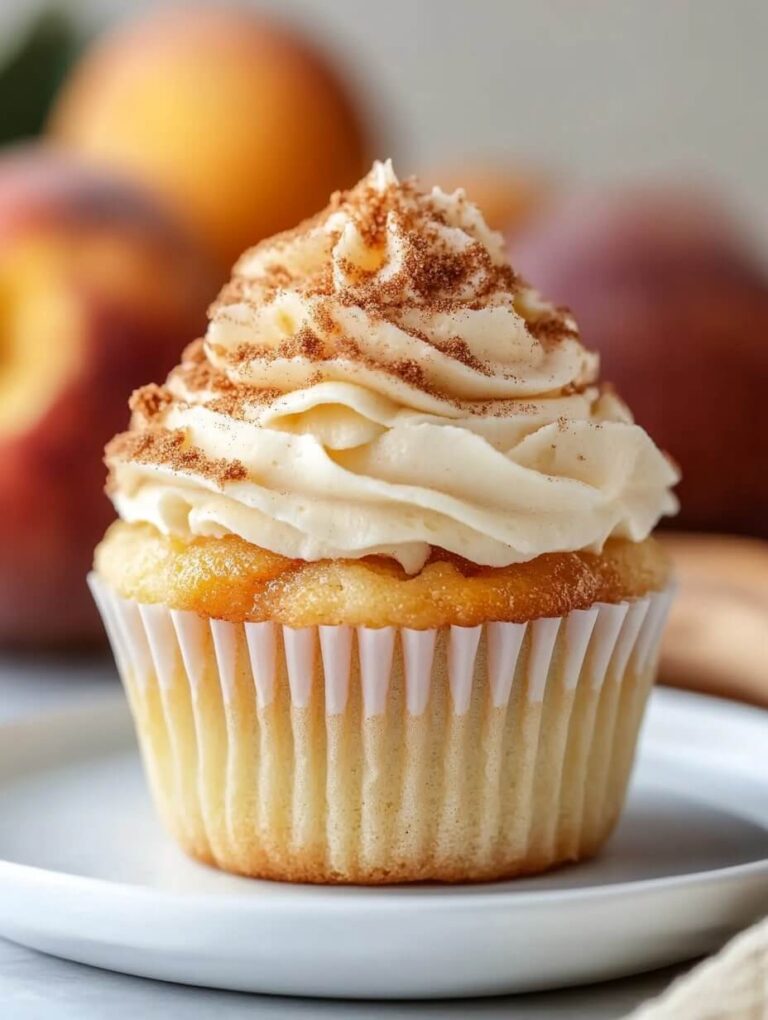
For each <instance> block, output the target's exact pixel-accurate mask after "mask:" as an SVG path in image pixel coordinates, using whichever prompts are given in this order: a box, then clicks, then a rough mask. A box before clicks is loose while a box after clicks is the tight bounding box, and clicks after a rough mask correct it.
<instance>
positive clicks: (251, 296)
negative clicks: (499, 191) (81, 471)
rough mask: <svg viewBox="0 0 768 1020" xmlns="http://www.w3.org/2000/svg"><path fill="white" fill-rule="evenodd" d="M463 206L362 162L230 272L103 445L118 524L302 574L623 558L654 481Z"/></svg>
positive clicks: (648, 462)
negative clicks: (453, 562) (431, 561)
mask: <svg viewBox="0 0 768 1020" xmlns="http://www.w3.org/2000/svg"><path fill="white" fill-rule="evenodd" d="M597 371H598V359H597V356H596V355H595V354H594V353H592V352H590V351H588V350H586V349H585V348H584V347H583V346H582V344H581V342H580V340H579V336H578V331H577V328H576V325H575V323H574V322H573V320H572V319H571V317H570V316H569V315H568V314H567V313H566V312H565V311H563V310H561V309H555V308H553V307H552V306H551V305H549V304H547V303H546V302H544V301H543V300H542V299H541V298H540V297H539V296H538V295H537V294H536V292H535V291H533V290H532V289H531V288H529V287H527V286H526V285H525V284H524V283H522V282H521V281H520V280H519V279H518V278H517V277H516V276H515V274H514V272H513V270H512V269H511V268H510V267H509V265H508V264H507V262H506V258H505V252H504V245H503V240H502V238H501V236H500V235H498V234H496V233H494V232H492V231H490V230H489V228H488V227H487V226H486V224H485V223H484V221H483V219H482V216H481V215H480V213H479V212H478V210H477V208H476V207H474V206H473V205H472V204H471V203H469V202H468V201H467V199H466V198H465V196H464V194H463V192H461V191H458V192H456V193H454V194H451V195H447V194H444V193H443V192H442V191H440V190H439V189H434V190H433V191H432V192H431V193H429V194H424V193H421V192H419V191H418V190H417V188H416V186H415V185H414V184H413V183H411V182H405V183H402V184H401V183H400V182H399V181H398V180H397V178H396V177H395V175H394V173H393V171H392V167H391V165H390V164H389V163H385V164H376V165H375V166H374V168H373V170H372V172H371V174H369V176H368V177H367V178H366V179H365V180H364V181H362V182H361V183H360V184H359V185H358V186H357V187H356V188H355V189H353V190H352V191H351V192H348V193H346V194H341V195H336V196H334V198H333V199H332V201H331V204H330V206H329V207H328V209H326V210H325V211H324V212H323V213H321V214H320V215H319V216H317V217H316V218H315V219H313V220H311V221H308V222H307V223H305V224H303V225H302V226H300V227H299V228H298V229H297V230H295V231H291V232H288V233H286V234H282V235H279V236H278V237H276V238H273V239H271V240H270V241H267V242H264V243H262V244H261V245H259V246H257V247H256V248H254V249H252V250H251V251H249V252H247V253H246V254H245V255H244V256H243V257H242V258H241V259H240V261H239V262H238V264H237V265H236V267H235V271H234V273H233V277H232V280H231V281H230V283H229V284H228V285H227V286H226V287H225V288H224V290H223V291H222V294H221V295H220V297H219V300H218V302H217V303H216V304H215V305H214V307H213V309H212V313H211V321H210V325H209V328H208V331H207V334H206V337H205V339H204V341H203V342H202V344H200V343H198V344H195V345H193V346H192V347H191V348H190V349H188V351H187V352H186V354H185V357H184V359H183V361H182V364H181V365H180V366H179V368H177V369H175V370H174V371H173V372H172V373H171V375H170V377H169V379H168V381H167V383H166V384H165V386H164V387H148V388H145V390H143V391H139V392H138V393H137V394H136V395H135V397H134V402H133V407H134V416H133V420H132V425H131V430H130V431H129V432H127V433H125V434H123V435H122V436H119V437H117V438H116V440H114V441H113V442H112V444H110V447H108V455H107V460H108V463H109V466H110V471H111V481H110V492H111V495H112V498H113V500H114V503H115V506H116V508H117V510H118V512H119V514H120V516H121V517H123V518H124V519H125V520H127V521H145V522H150V523H151V524H154V525H155V526H156V527H158V528H159V529H160V530H161V531H163V532H166V533H170V534H177V535H180V536H189V535H215V536H221V535H226V534H235V535H239V536H241V537H242V538H244V539H246V540H247V541H249V542H252V543H254V544H256V545H258V546H261V547H263V548H266V549H270V550H272V551H274V552H278V553H281V554H283V555H286V556H290V557H295V558H300V559H304V560H316V559H322V558H326V557H341V558H358V557H362V556H368V555H373V554H380V555H385V556H390V557H393V558H395V559H396V560H398V561H399V562H400V563H401V564H402V566H403V567H404V569H405V570H406V571H407V572H409V573H413V572H416V571H418V570H419V569H420V568H421V566H422V565H423V564H424V563H425V561H426V559H427V557H428V556H429V553H430V549H431V548H432V547H439V548H442V549H446V550H449V551H450V552H453V553H456V554H459V555H461V556H463V557H465V558H466V559H468V560H470V561H472V562H474V563H477V564H483V565H489V566H504V565H507V564H511V563H515V562H521V561H524V560H529V559H532V558H534V557H536V556H539V555H541V554H542V553H548V552H566V551H571V550H578V549H591V550H599V549H600V548H601V547H602V545H603V543H604V542H605V541H606V539H607V538H609V537H610V536H620V537H626V538H629V539H631V540H633V541H639V540H641V539H643V538H645V537H646V536H647V535H648V533H649V532H650V531H651V529H652V528H653V527H654V525H655V524H656V522H657V521H658V519H659V518H660V517H661V516H662V515H663V514H670V513H674V512H675V510H676V500H675V498H674V496H673V495H672V493H671V491H670V488H671V486H673V485H674V484H675V482H676V481H677V479H678V474H677V471H676V469H675V468H674V467H673V466H672V464H671V463H670V461H669V460H668V459H667V458H666V457H665V456H664V455H663V454H662V453H661V452H660V451H659V450H658V449H657V448H656V446H655V445H654V444H653V442H652V441H651V439H650V438H649V437H648V435H647V434H646V433H645V432H644V431H643V429H642V428H640V427H639V426H637V425H635V424H633V422H632V418H631V416H630V414H629V412H628V411H627V409H626V407H625V406H624V405H623V404H622V403H621V402H620V400H619V399H618V398H617V397H616V396H615V395H614V394H613V393H612V392H610V391H607V390H601V389H600V388H599V387H598V386H597V385H596V378H597Z"/></svg>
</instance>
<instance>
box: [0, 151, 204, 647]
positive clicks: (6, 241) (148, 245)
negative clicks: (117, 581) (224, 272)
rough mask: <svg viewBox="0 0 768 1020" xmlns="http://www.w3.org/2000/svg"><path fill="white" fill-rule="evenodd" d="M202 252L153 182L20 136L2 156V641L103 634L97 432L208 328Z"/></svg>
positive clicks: (109, 427)
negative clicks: (95, 598) (97, 559)
mask: <svg viewBox="0 0 768 1020" xmlns="http://www.w3.org/2000/svg"><path fill="white" fill-rule="evenodd" d="M214 287H215V284H214V280H213V274H212V271H211V267H210V265H209V262H208V259H207V256H205V255H203V254H202V253H201V252H200V251H199V250H198V249H197V247H196V246H195V245H194V244H193V243H192V242H191V240H190V239H189V238H188V237H187V236H186V234H185V233H184V232H183V231H182V230H181V228H179V227H178V226H177V225H176V224H175V223H174V222H173V221H172V220H171V219H170V218H169V217H168V215H167V213H166V212H165V210H164V209H162V207H159V206H158V203H157V202H156V200H155V199H153V198H152V197H151V196H147V195H145V194H144V193H143V192H142V191H141V190H139V189H138V188H137V187H136V186H135V185H133V184H127V183H124V182H120V181H119V180H116V179H112V178H111V177H109V176H106V175H104V174H103V173H101V172H97V171H94V170H92V169H88V168H85V167H84V166H82V165H80V163H79V162H77V161H75V160H73V159H71V158H68V157H64V156H63V155H60V154H59V155H56V154H53V153H51V152H47V151H45V150H44V149H35V148H32V147H30V148H27V149H21V150H17V151H15V152H12V153H10V154H5V155H3V156H2V157H1V158H0V318H1V319H2V331H1V332H0V529H2V530H1V531H0V548H1V549H2V553H1V554H0V643H2V644H5V645H8V644H29V643H32V642H35V643H37V644H40V643H49V644H50V643H53V642H63V641H70V642H72V641H85V640H89V639H92V638H94V637H95V636H96V635H98V634H100V625H99V622H98V618H97V615H96V613H95V611H94V610H93V608H92V606H91V600H90V597H89V595H88V592H87V589H86V586H85V575H86V572H87V570H88V569H89V565H90V561H91V556H92V551H93V546H94V544H95V543H96V542H97V541H98V539H99V537H100V536H101V533H102V532H103V530H104V528H105V526H106V525H107V523H108V522H109V520H110V519H111V517H112V516H113V512H112V509H111V507H110V506H109V503H108V501H107V499H106V498H105V497H104V495H103V493H102V488H103V478H104V469H103V466H102V463H101V458H102V450H103V446H104V443H105V442H106V441H107V440H108V439H109V438H110V436H111V435H112V434H113V433H114V432H115V430H116V429H119V428H121V427H122V426H123V425H124V423H125V417H126V410H125V400H126V395H127V394H128V393H129V392H130V390H131V389H132V388H133V387H135V386H138V385H139V384H141V383H143V382H145V381H146V380H147V379H151V378H156V377H157V376H158V374H159V375H160V376H162V374H163V373H164V372H165V371H167V370H168V369H169V368H170V367H171V366H172V365H173V364H174V362H175V361H176V360H177V357H178V352H179V349H180V348H181V346H182V345H183V344H184V343H185V342H187V341H188V340H189V338H190V337H193V336H196V335H198V334H199V333H200V332H202V330H203V328H204V322H205V316H204V309H205V306H206V303H207V301H208V300H209V299H210V298H211V296H212V293H213V291H214Z"/></svg>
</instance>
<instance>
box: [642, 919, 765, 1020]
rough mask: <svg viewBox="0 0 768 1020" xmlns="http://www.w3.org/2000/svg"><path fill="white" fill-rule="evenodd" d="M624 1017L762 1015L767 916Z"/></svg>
mask: <svg viewBox="0 0 768 1020" xmlns="http://www.w3.org/2000/svg"><path fill="white" fill-rule="evenodd" d="M626 1020H768V918H765V919H764V920H763V921H761V922H760V923H759V924H756V925H755V926H754V927H752V928H748V929H747V931H745V932H742V933H741V934H740V935H737V936H736V938H734V939H732V940H731V941H730V942H729V943H728V944H727V945H726V946H725V948H724V949H722V950H721V951H720V952H719V953H718V954H717V955H716V956H713V957H710V958H709V959H708V960H705V961H704V962H703V963H700V964H699V965H698V966H697V967H694V969H693V970H692V971H689V972H688V973H687V974H684V975H683V976H682V977H679V978H677V980H675V981H673V982H672V984H671V985H670V987H669V988H668V989H667V990H666V992H664V993H663V994H662V995H660V996H659V997H658V998H656V999H651V1001H650V1002H647V1003H645V1004H644V1005H643V1006H640V1008H639V1009H636V1010H635V1011H634V1012H633V1013H631V1014H630V1015H629V1017H627V1018H626Z"/></svg>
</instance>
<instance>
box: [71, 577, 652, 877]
mask: <svg viewBox="0 0 768 1020" xmlns="http://www.w3.org/2000/svg"><path fill="white" fill-rule="evenodd" d="M90 581H91V587H92V590H93V593H94V596H95V598H96V601H97V603H98V605H99V608H100V611H101V614H102V617H103V619H104V623H105V626H106V629H107V632H108V634H109V638H110V641H111V643H112V647H113V650H114V653H115V657H116V660H117V664H118V667H119V670H120V674H121V676H122V679H123V683H124V685H125V688H126V691H127V693H128V698H129V700H130V704H131V709H132V711H133V715H134V718H135V721H136V728H137V731H138V735H139V740H140V744H141V750H142V755H143V758H144V763H145V766H146V771H147V775H148V777H149V781H150V785H151V787H152V791H153V794H154V798H155V800H156V803H157V805H158V808H159V810H160V813H161V814H162V816H163V818H164V819H165V821H166V823H167V825H168V826H169V828H170V829H171V830H172V831H173V833H174V834H175V836H176V838H177V839H178V841H179V842H180V843H181V844H182V846H183V847H184V848H185V849H186V850H187V851H188V852H189V853H190V854H192V855H193V856H195V857H197V858H199V859H201V860H204V861H207V862H209V863H212V864H216V865H218V866H219V867H221V868H224V869H226V870H228V871H235V872H239V873H243V874H248V875H255V876H261V877H266V878H277V879H285V880H295V881H314V882H370V883H377V882H397V881H418V880H426V879H437V880H443V881H464V880H473V879H488V878H500V877H505V876H512V875H516V874H525V873H531V872H536V871H541V870H544V869H545V868H548V867H551V866H553V865H555V864H558V863H562V862H565V861H569V860H577V859H579V858H581V857H586V856H589V855H591V854H593V853H594V852H595V851H596V850H597V849H598V848H599V846H600V845H601V844H602V842H603V841H604V840H605V839H606V837H607V836H608V834H609V833H610V831H611V829H612V827H613V825H614V823H615V821H616V819H617V817H618V815H619V812H620V810H621V805H622V802H623V799H624V794H625V790H626V786H627V781H628V778H629V774H630V771H631V766H632V760H633V756H634V751H635V745H636V740H637V734H638V729H639V726H640V722H641V719H642V715H643V710H644V707H645V702H646V699H647V695H648V692H649V689H650V686H651V684H652V682H653V678H654V675H655V672H656V661H657V651H658V645H659V639H660V636H661V632H662V629H663V624H664V620H665V617H666V613H667V609H668V606H669V602H670V598H671V593H670V592H669V591H666V592H660V593H653V594H650V595H648V596H647V597H645V598H641V599H637V600H634V601H631V602H622V603H618V604H616V605H610V604H604V603H597V604H595V605H593V606H592V607H591V608H589V609H585V610H573V611H572V612H571V613H569V614H568V615H567V616H564V617H558V618H543V619H538V620H534V621H531V622H529V623H487V624H484V625H482V626H478V627H442V628H439V629H437V630H424V631H416V630H409V629H406V628H392V627H387V628H382V629H368V628H365V627H355V628H353V627H344V626H336V627H306V628H300V629H293V628H290V627H285V626H279V625H277V624H274V623H245V624H234V623H229V622H226V621H223V620H209V619H206V618H203V617H200V616H197V615H195V614H194V613H190V612H183V611H179V610H174V609H168V608H166V607H164V606H160V605H143V604H140V603H136V602H132V601H129V600H126V599H123V598H121V597H120V596H118V595H117V594H116V593H115V592H114V591H113V590H112V589H111V588H110V587H109V586H107V585H106V584H105V583H104V582H102V581H101V580H100V579H99V578H97V577H95V576H92V577H91V579H90Z"/></svg>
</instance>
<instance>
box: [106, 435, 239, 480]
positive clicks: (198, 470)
mask: <svg viewBox="0 0 768 1020" xmlns="http://www.w3.org/2000/svg"><path fill="white" fill-rule="evenodd" d="M104 452H105V460H106V463H107V464H108V465H110V462H111V461H112V460H118V461H120V460H122V461H126V460H132V461H136V462H138V463H139V464H162V465H164V466H165V467H169V468H172V469H173V470H175V471H185V472H188V473H190V474H196V475H201V476H202V477H203V478H207V479H208V480H210V481H212V482H215V483H216V484H217V485H218V486H220V487H223V486H224V484H225V483H226V482H239V481H242V480H243V479H244V478H247V477H248V472H247V470H246V468H245V465H244V464H243V463H242V462H241V461H239V460H225V459H224V458H223V457H219V458H214V457H208V456H207V455H206V454H204V453H203V452H202V450H199V449H198V448H197V447H195V446H191V445H190V444H189V441H188V438H187V434H186V432H185V431H184V430H183V429H173V430H171V429H164V428H152V429H147V430H146V431H144V432H123V433H121V434H120V435H117V436H115V438H114V439H112V440H111V441H110V442H109V443H107V446H106V450H105V451H104Z"/></svg>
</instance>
